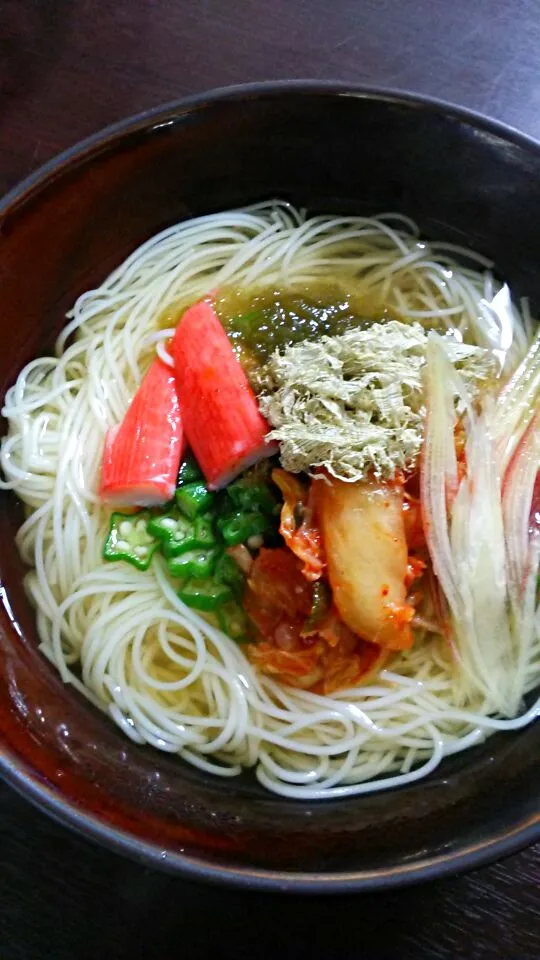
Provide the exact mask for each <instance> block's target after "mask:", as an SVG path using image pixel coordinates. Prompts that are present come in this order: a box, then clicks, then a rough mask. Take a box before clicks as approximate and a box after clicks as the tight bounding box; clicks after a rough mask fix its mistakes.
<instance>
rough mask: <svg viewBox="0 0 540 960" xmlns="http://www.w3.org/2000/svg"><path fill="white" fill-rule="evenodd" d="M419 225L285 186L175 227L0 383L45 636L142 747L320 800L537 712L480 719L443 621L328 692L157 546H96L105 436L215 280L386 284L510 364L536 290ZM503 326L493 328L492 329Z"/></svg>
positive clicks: (11, 478) (13, 484)
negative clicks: (261, 641)
mask: <svg viewBox="0 0 540 960" xmlns="http://www.w3.org/2000/svg"><path fill="white" fill-rule="evenodd" d="M418 236H419V231H418V228H417V227H416V225H415V224H414V223H413V222H412V221H411V220H409V219H408V218H406V217H403V216H401V215H399V214H393V213H387V214H383V215H381V216H380V217H378V218H376V217H372V218H364V217H324V216H319V217H312V218H310V219H308V218H307V217H306V214H305V211H301V210H296V209H295V208H294V207H292V206H291V205H290V204H288V203H285V202H281V201H269V202H265V203H261V204H254V205H252V206H251V207H248V208H245V209H244V210H236V211H226V212H224V213H219V214H215V215H210V216H206V217H200V218H198V219H196V220H190V221H187V222H185V223H180V224H177V225H174V226H172V227H169V228H167V229H166V230H164V231H162V233H160V234H158V235H157V236H155V237H152V238H150V239H149V240H148V241H147V242H146V243H144V244H143V245H142V246H141V247H139V248H138V249H137V250H135V251H134V252H133V254H132V255H131V256H130V257H129V258H128V259H127V260H126V261H125V262H124V263H123V264H121V265H120V266H119V267H118V269H116V270H115V271H114V272H113V273H112V274H111V275H110V276H109V277H108V278H107V279H106V280H105V281H104V282H103V284H102V285H101V286H100V287H99V288H98V289H97V290H91V291H88V292H87V293H85V294H83V295H82V296H81V297H80V298H79V300H78V301H77V303H76V304H75V305H74V307H73V310H72V311H71V313H70V315H69V322H68V324H67V325H66V327H65V328H64V330H63V331H62V333H61V335H60V337H59V338H58V341H57V344H56V355H55V356H54V357H43V358H39V359H37V360H33V361H32V362H31V363H29V364H28V365H27V366H26V367H25V369H24V370H23V371H21V373H20V374H19V377H18V378H17V381H16V383H15V384H14V385H13V386H12V387H11V388H10V389H9V390H8V391H7V394H6V398H5V402H4V409H3V415H4V416H5V417H6V418H7V420H8V433H7V436H6V437H5V438H4V440H3V442H2V445H1V449H0V466H1V469H2V473H3V477H4V479H3V480H1V481H0V487H1V488H2V489H12V490H14V491H15V492H16V493H17V495H18V496H19V498H20V499H21V500H22V501H23V503H24V504H25V505H26V511H27V515H26V519H25V521H24V523H23V524H22V526H21V527H20V529H19V532H18V534H17V545H18V547H19V549H20V551H21V554H22V556H23V558H24V560H25V561H26V562H28V563H30V564H31V565H32V567H33V569H32V570H31V571H30V572H29V573H28V575H27V578H26V587H27V591H28V593H29V595H30V597H31V599H32V602H33V603H34V605H35V607H36V616H37V625H38V631H39V635H40V639H41V650H42V651H43V653H44V655H45V656H46V657H47V658H48V659H49V660H50V661H51V662H52V663H53V664H54V665H55V666H56V668H57V669H58V670H59V671H60V673H61V675H62V677H63V678H64V680H65V681H66V682H67V683H71V684H73V685H74V687H76V689H77V690H79V691H80V692H82V693H84V694H85V695H86V696H88V698H89V699H90V700H91V701H92V702H93V703H94V704H95V705H97V706H99V707H100V708H101V709H102V710H104V711H105V712H106V713H107V714H108V715H109V716H110V717H111V719H112V720H113V721H114V722H115V723H117V724H118V726H119V727H120V728H121V729H122V730H123V731H124V733H125V734H126V736H128V737H130V738H131V739H132V740H133V741H134V742H135V743H148V744H151V745H153V746H154V747H156V748H158V749H161V750H164V751H166V752H170V753H176V754H178V755H179V756H180V757H182V758H183V759H184V760H186V761H187V762H189V763H191V764H193V765H194V766H197V767H198V768H200V769H202V770H204V771H206V772H211V773H212V774H214V775H220V776H236V775H237V774H238V773H240V771H241V770H242V768H243V767H255V768H256V774H257V777H258V779H259V781H260V782H261V783H262V784H263V785H264V786H265V787H267V788H268V789H269V790H272V791H274V792H276V793H279V794H281V795H283V796H287V797H292V798H303V799H320V798H324V797H343V796H354V795H357V794H361V793H368V792H371V791H374V790H379V789H390V788H392V787H394V786H399V785H402V784H406V783H411V782H413V781H415V780H418V779H420V778H421V777H423V776H426V775H427V774H428V773H430V772H431V771H432V770H434V769H435V768H436V767H437V765H438V764H439V762H440V760H441V759H442V758H443V757H444V756H448V755H450V754H453V753H456V752H458V751H460V750H463V749H466V748H467V747H468V746H471V745H472V744H474V743H477V742H479V741H481V740H482V739H483V738H484V737H485V736H487V735H488V734H489V733H491V732H492V731H494V730H512V729H519V728H520V727H521V726H523V725H525V724H526V723H529V722H530V721H531V720H532V719H534V717H536V716H537V715H538V714H539V712H540V703H535V704H534V705H533V706H532V707H530V708H529V709H528V711H526V712H524V713H522V714H521V715H520V716H517V717H515V718H512V719H506V718H502V717H497V716H490V715H489V707H488V704H487V701H486V699H483V698H482V696H481V695H480V694H479V693H478V691H477V690H472V688H470V687H469V686H468V685H467V678H466V677H463V675H462V674H461V673H460V671H459V670H457V669H456V665H455V663H454V661H453V660H452V658H451V655H450V652H449V650H448V648H447V647H446V645H445V643H444V641H443V640H442V638H441V637H438V636H435V635H431V636H429V635H426V636H425V638H424V639H423V640H422V639H419V641H418V642H417V644H416V645H415V647H414V648H413V649H412V650H411V651H408V652H406V653H403V654H400V655H398V656H396V658H395V659H394V660H393V661H392V664H391V669H386V670H384V671H382V672H381V673H380V674H379V676H378V677H377V678H376V679H375V680H374V681H372V682H371V683H370V684H369V685H366V686H365V687H359V688H354V689H350V690H341V691H338V692H337V693H335V694H334V695H332V696H329V697H323V696H320V695H317V694H314V693H311V692H307V691H303V690H299V689H294V688H292V687H286V686H284V685H282V684H280V683H277V682H276V681H275V680H272V679H271V678H270V677H267V676H264V675H262V674H258V673H257V672H256V671H255V669H254V667H253V666H252V665H251V663H250V662H249V660H248V659H247V657H246V655H245V652H244V650H243V649H242V648H241V647H239V646H237V645H236V644H235V643H233V642H232V641H231V640H230V639H229V638H228V637H226V636H225V635H224V634H223V633H221V632H220V631H219V630H217V629H216V628H215V627H213V626H211V625H210V624H209V623H207V622H206V621H205V620H204V619H203V618H202V617H201V616H200V615H198V614H197V613H195V611H193V610H190V609H189V608H187V607H185V606H184V605H183V604H182V603H181V601H180V600H179V599H178V596H177V594H176V593H175V590H174V588H173V585H172V584H171V583H170V582H169V580H168V579H167V576H166V573H165V571H164V568H163V567H162V566H161V565H160V563H159V562H158V561H157V560H154V561H153V563H152V565H151V568H150V569H149V570H148V571H146V572H139V571H137V570H134V569H132V568H129V567H128V566H127V565H125V564H121V563H116V564H107V563H105V562H104V561H103V560H102V557H101V547H102V543H103V539H104V536H105V533H106V529H107V524H108V514H107V511H106V510H105V509H104V508H103V507H102V506H101V504H100V502H99V497H98V495H97V494H98V491H97V484H98V474H99V468H100V460H101V455H102V449H103V440H104V436H105V432H106V430H107V429H108V428H109V427H110V426H112V425H114V424H116V423H118V422H119V421H120V420H121V418H122V416H123V415H124V413H125V410H126V408H127V405H128V403H129V401H130V399H131V397H132V396H133V394H134V392H135V390H136V388H137V385H138V383H139V382H140V380H141V378H142V376H143V374H144V372H145V370H146V369H147V367H148V365H149V363H150V362H151V359H152V357H153V356H154V355H155V353H156V352H157V353H158V354H159V356H161V357H162V359H163V360H164V361H165V362H167V363H170V362H171V359H170V356H169V354H168V352H167V342H168V340H169V339H170V337H171V335H172V333H173V332H174V323H175V318H176V316H177V314H178V310H179V309H180V308H181V307H182V306H185V305H187V304H188V303H190V302H193V301H194V300H196V299H198V298H200V297H202V296H204V295H205V294H207V293H208V292H209V291H211V290H213V289H216V288H218V287H220V286H223V284H225V283H232V284H234V285H235V286H238V287H241V286H243V285H246V284H249V283H253V282H257V283H259V282H261V283H264V284H273V283H276V284H279V283H283V282H287V283H297V284H299V283H303V282H309V281H310V280H311V279H317V278H321V277H323V278H324V277H327V278H329V279H331V280H334V279H336V278H337V279H342V280H343V281H344V283H345V284H346V285H347V286H349V287H351V289H354V292H355V294H356V295H358V297H359V298H360V299H361V297H362V294H363V293H368V292H369V293H373V292H374V290H378V291H379V292H380V293H381V295H383V296H384V298H385V301H386V302H387V304H388V306H389V307H390V308H393V309H395V310H397V311H398V312H399V313H400V314H401V315H402V316H403V318H404V319H407V318H411V319H412V318H415V319H419V320H421V322H422V323H424V324H425V325H426V326H427V327H430V326H435V327H437V328H438V329H442V330H444V329H446V330H448V332H449V334H451V335H454V336H457V337H458V338H463V337H467V338H469V339H472V340H474V341H477V342H481V343H488V342H489V345H490V346H491V347H492V348H493V347H495V348H499V349H500V352H501V355H502V362H503V363H506V368H507V369H509V370H511V369H512V368H513V367H515V366H516V364H517V363H518V361H519V360H520V359H521V357H522V356H523V354H524V352H525V350H526V348H527V345H528V342H529V341H530V337H531V331H532V320H531V318H530V314H529V310H528V305H524V314H525V319H523V318H522V317H521V314H520V312H519V310H518V308H517V307H516V306H515V304H512V303H511V301H510V300H509V298H507V299H506V300H505V299H504V296H503V295H501V296H499V300H498V301H497V302H496V298H497V295H498V294H501V291H502V290H503V289H504V288H503V287H501V285H500V284H498V283H497V282H496V281H495V280H494V278H493V276H492V275H491V274H490V273H482V272H479V267H481V268H484V267H486V268H489V267H490V264H489V262H488V261H486V260H485V259H484V258H482V257H479V256H477V255H474V254H471V253H470V252H469V251H467V250H464V249H463V248H458V247H453V246H451V245H448V244H446V245H445V244H432V245H431V246H430V245H429V244H427V243H425V242H419V241H418ZM456 259H457V260H458V261H459V263H457V262H456ZM481 301H482V302H483V303H484V306H483V307H479V304H480V302H481ZM494 304H495V306H494ZM501 304H502V305H503V306H504V311H505V313H504V315H501V313H500V311H501V309H502V307H501ZM497 309H498V310H499V313H498V314H497ZM497 317H498V318H499V320H497ZM499 321H500V322H499ZM497 323H498V324H499V325H498V326H497ZM503 328H504V331H505V335H506V341H505V344H503V343H502V342H501V343H498V342H495V343H493V338H494V337H495V338H496V337H497V335H498V334H497V330H498V329H500V330H501V331H502V330H503ZM508 331H510V337H509V338H508ZM538 620H539V617H538V615H537V616H536V633H535V636H534V638H533V640H532V643H531V644H530V647H529V649H528V650H527V656H526V657H525V659H524V662H523V664H522V666H521V670H522V675H523V682H524V684H525V688H526V690H531V689H533V688H534V687H535V686H537V685H538V682H539V680H540V637H539V633H538ZM81 678H82V679H81Z"/></svg>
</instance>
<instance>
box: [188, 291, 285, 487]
mask: <svg viewBox="0 0 540 960" xmlns="http://www.w3.org/2000/svg"><path fill="white" fill-rule="evenodd" d="M171 353H172V356H173V359H174V365H175V370H176V377H177V384H178V394H179V397H180V404H181V407H182V418H183V424H184V430H185V432H186V437H187V440H188V443H189V445H190V447H191V449H192V450H193V453H194V454H195V457H196V458H197V461H198V463H199V466H200V468H201V470H202V472H203V473H204V476H205V478H206V481H207V483H208V486H209V487H210V489H212V490H218V489H220V488H221V487H224V486H225V485H226V484H227V483H229V482H230V481H231V480H232V479H233V478H234V477H235V476H237V474H239V473H241V472H242V471H243V470H245V469H246V468H247V467H249V466H252V465H253V464H254V463H256V462H257V461H258V460H261V459H262V458H263V457H268V456H270V455H271V454H273V453H275V452H276V450H277V445H276V444H275V443H267V442H266V441H265V436H266V434H267V433H268V430H269V427H268V424H267V422H266V420H265V419H264V417H263V416H262V414H261V413H260V411H259V407H258V405H257V400H256V398H255V394H254V393H253V390H252V389H251V387H250V385H249V383H248V380H247V377H246V375H245V373H244V371H243V369H242V367H241V365H240V361H239V360H238V358H237V357H236V355H235V353H234V351H233V348H232V346H231V343H230V341H229V338H228V337H227V334H226V333H225V330H224V329H223V327H222V325H221V323H220V321H219V318H218V316H217V315H216V313H215V310H214V308H213V306H212V304H211V303H209V302H208V301H201V302H200V303H196V304H195V305H194V306H193V307H190V308H189V310H186V312H185V314H184V316H183V317H182V319H181V321H180V323H179V325H178V327H177V329H176V332H175V334H174V337H173V339H172V345H171Z"/></svg>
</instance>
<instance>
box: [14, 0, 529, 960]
mask: <svg viewBox="0 0 540 960" xmlns="http://www.w3.org/2000/svg"><path fill="white" fill-rule="evenodd" d="M285 77H311V78H329V79H342V80H350V81H356V82H359V81H360V82H368V83H373V84H382V85H390V86H395V87H398V88H402V89H408V90H416V91H420V92H424V93H429V94H432V95H434V96H438V97H442V98H445V99H448V100H453V101H456V102H458V103H461V104H465V105H467V106H469V107H472V108H474V109H477V110H480V111H483V112H486V113H489V114H492V115H494V116H496V117H498V118H499V119H501V120H504V121H506V122H507V123H510V124H512V125H514V126H516V127H519V128H521V129H523V130H525V131H526V132H528V133H530V134H532V135H536V136H537V137H539V138H540V3H539V2H537V0H474V3H473V0H326V2H325V0H267V2H266V3H264V2H262V0H259V2H257V0H223V2H219V0H0V193H2V192H4V191H5V190H6V189H7V188H8V187H10V186H12V185H13V184H14V183H15V182H16V181H17V180H19V179H21V178H22V177H24V176H25V175H26V174H28V173H29V172H30V171H31V170H33V169H34V168H35V167H37V166H38V165H39V164H41V163H43V162H44V161H46V160H48V159H49V158H50V157H51V156H53V155H54V154H55V153H57V152H58V151H59V150H62V149H64V148H65V147H68V146H70V145H71V144H73V143H74V142H75V141H77V140H79V139H80V138H81V137H84V136H86V135H87V134H89V133H91V132H93V131H95V130H97V129H99V128H100V127H101V126H104V125H105V124H108V123H110V122H112V121H114V120H117V119H118V118H120V117H122V116H124V115H126V114H130V113H134V112H137V111H140V110H143V109H144V108H146V107H150V106H153V105H155V104H158V103H160V102H162V101H166V100H172V99H175V98H177V97H181V96H184V95H185V94H190V93H193V92H196V91H200V90H204V89H205V88H209V87H214V86H220V85H226V84H231V83H238V82H242V81H248V80H260V79H276V78H285ZM0 308H1V305H0ZM539 885H540V850H539V849H538V848H537V849H536V850H529V851H527V852H525V853H522V854H520V855H518V856H514V857H512V858H510V859H508V860H507V861H505V862H504V863H501V864H499V865H497V866H493V867H489V868H486V869H483V870H479V871H478V872H476V873H474V874H472V875H469V876H466V877H460V878H457V879H450V880H444V881H442V882H439V883H431V884H430V885H429V886H423V887H418V888H414V889H409V890H406V891H404V892H400V893H388V894H382V895H377V896H364V897H341V898H338V899H318V900H317V902H315V901H314V900H306V899H296V898H288V899H285V898H283V897H279V896H277V895H276V896H263V895H254V894H253V895H251V894H244V893H238V892H230V891H227V890H223V889H213V888H206V887H202V886H198V885H194V884H188V883H185V882H182V881H180V880H177V879H173V878H170V877H166V876H163V875H158V874H154V873H152V872H150V871H148V870H145V869H143V868H141V867H139V866H136V865H133V864H131V863H129V862H127V861H124V860H122V859H119V858H118V857H116V856H113V855H112V854H110V853H107V852H104V851H102V850H100V849H98V848H96V847H92V846H90V845H89V844H87V843H85V842H83V841H81V840H79V839H78V838H76V837H75V836H72V835H71V834H70V833H68V832H67V830H65V829H63V828H62V827H60V826H57V825H55V824H54V823H53V822H52V821H49V820H47V819H46V818H45V817H44V816H43V815H42V814H39V813H37V812H35V811H34V810H33V809H32V808H31V807H30V806H29V805H28V804H27V803H26V802H25V801H23V800H21V799H19V798H18V797H17V796H16V795H15V794H14V793H12V792H11V790H9V789H8V788H7V787H5V786H0V957H1V960H42V958H43V960H64V958H65V960H79V958H83V960H84V958H98V957H99V958H104V960H115V958H117V957H118V958H124V957H126V958H127V957H129V958H130V960H135V958H139V957H141V958H142V957H144V958H150V957H154V956H155V957H158V956H159V957H161V956H164V955H165V956H166V957H168V956H178V957H182V958H188V957H189V958H190V960H191V958H193V960H197V958H199V957H201V958H206V957H210V956H212V957H214V956H215V957H217V958H219V960H227V958H229V957H230V958H235V960H237V958H243V957H249V958H254V960H255V958H257V957H268V958H271V960H274V958H276V960H277V958H279V960H286V958H304V957H306V958H307V957H313V958H314V960H317V958H319V957H321V958H323V957H324V958H325V960H326V958H331V960H334V958H336V960H342V958H351V960H353V958H354V960H356V958H360V957H365V958H366V960H378V958H392V960H393V958H396V960H408V958H415V960H416V958H424V957H426V958H434V960H439V958H440V960H443V958H444V960H446V958H448V960H450V958H452V960H459V958H463V960H478V958H505V960H510V958H512V960H514V958H515V960H538V958H540V917H539V911H540V889H539Z"/></svg>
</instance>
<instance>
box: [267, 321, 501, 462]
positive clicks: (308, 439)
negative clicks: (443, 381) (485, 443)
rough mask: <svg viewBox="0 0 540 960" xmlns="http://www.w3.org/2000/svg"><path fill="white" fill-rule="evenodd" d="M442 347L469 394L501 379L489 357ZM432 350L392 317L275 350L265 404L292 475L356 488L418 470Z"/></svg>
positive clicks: (423, 336)
mask: <svg viewBox="0 0 540 960" xmlns="http://www.w3.org/2000/svg"><path fill="white" fill-rule="evenodd" d="M442 342H443V343H444V346H445V348H446V350H447V352H448V356H449V358H450V360H451V361H452V362H453V363H454V364H455V365H456V367H457V368H458V369H459V370H460V371H461V373H462V374H463V376H464V377H465V380H466V382H467V384H468V385H469V386H470V388H471V397H472V396H473V395H474V393H475V392H476V387H477V386H480V385H481V384H483V385H485V383H486V382H487V381H490V380H491V379H492V378H493V377H494V371H495V364H494V361H493V359H492V357H491V354H490V353H489V352H488V351H487V350H483V349H481V348H479V347H473V346H469V345H468V344H463V343H459V342H458V341H457V340H455V339H453V338H451V337H444V338H442ZM426 345H427V333H426V331H425V330H424V329H423V327H422V326H420V324H418V323H413V324H406V323H400V322H399V321H397V320H391V321H388V322H385V323H373V324H371V325H370V326H367V327H365V328H358V329H354V330H349V331H348V332H347V333H344V334H341V335H340V336H335V337H321V338H320V339H319V340H317V341H304V342H303V343H299V344H296V345H294V346H291V347H287V348H286V349H285V350H284V351H283V352H282V353H280V352H279V351H276V353H275V354H274V355H273V356H272V357H271V359H270V361H269V362H268V363H267V364H266V366H265V367H264V370H263V371H262V373H261V376H260V389H261V392H260V395H259V398H258V399H259V405H260V408H261V411H262V413H263V415H264V416H265V417H266V418H267V419H268V421H269V423H270V425H271V426H272V428H273V429H272V431H271V433H270V434H269V438H272V439H274V440H278V441H279V443H280V457H281V462H282V464H283V466H284V467H285V469H286V470H289V471H291V472H292V473H299V472H300V471H306V472H307V473H313V471H315V470H316V469H318V468H325V469H326V470H328V471H329V473H331V474H332V475H333V476H334V477H338V478H339V479H342V480H351V481H353V480H360V479H363V478H365V477H366V476H367V475H368V474H369V475H371V476H373V475H375V476H376V477H384V478H391V477H393V476H394V475H395V473H396V471H399V470H404V471H409V470H411V469H412V468H413V467H414V464H415V462H416V460H417V457H418V454H419V453H420V448H421V446H422V439H423V427H424V417H425V406H424V386H423V374H422V371H423V367H424V364H425V362H426Z"/></svg>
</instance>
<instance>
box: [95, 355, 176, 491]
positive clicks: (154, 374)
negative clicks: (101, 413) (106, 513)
mask: <svg viewBox="0 0 540 960" xmlns="http://www.w3.org/2000/svg"><path fill="white" fill-rule="evenodd" d="M183 448H184V444H183V429H182V417H181V415H180V403H179V400H178V393H177V389H176V378H175V376H174V373H173V371H172V370H171V369H170V367H168V366H167V365H166V364H164V363H163V362H162V361H161V360H159V359H156V360H154V362H153V363H152V366H151V367H150V369H149V370H148V373H147V374H146V376H145V377H144V379H143V381H142V383H141V385H140V387H139V389H138V390H137V393H136V394H135V396H134V398H133V400H132V401H131V404H130V406H129V407H128V410H127V413H126V415H125V417H124V419H123V421H122V423H121V424H120V425H119V426H116V427H112V428H111V429H110V430H109V432H108V433H107V436H106V438H105V448H104V452H103V464H102V471H101V487H100V495H101V499H102V500H105V501H106V502H107V503H112V504H115V505H118V506H133V507H136V506H137V507H149V506H155V505H157V504H161V503H166V502H167V500H170V499H171V497H173V496H174V491H175V489H176V481H177V478H178V470H179V467H180V459H181V456H182V453H183Z"/></svg>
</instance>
